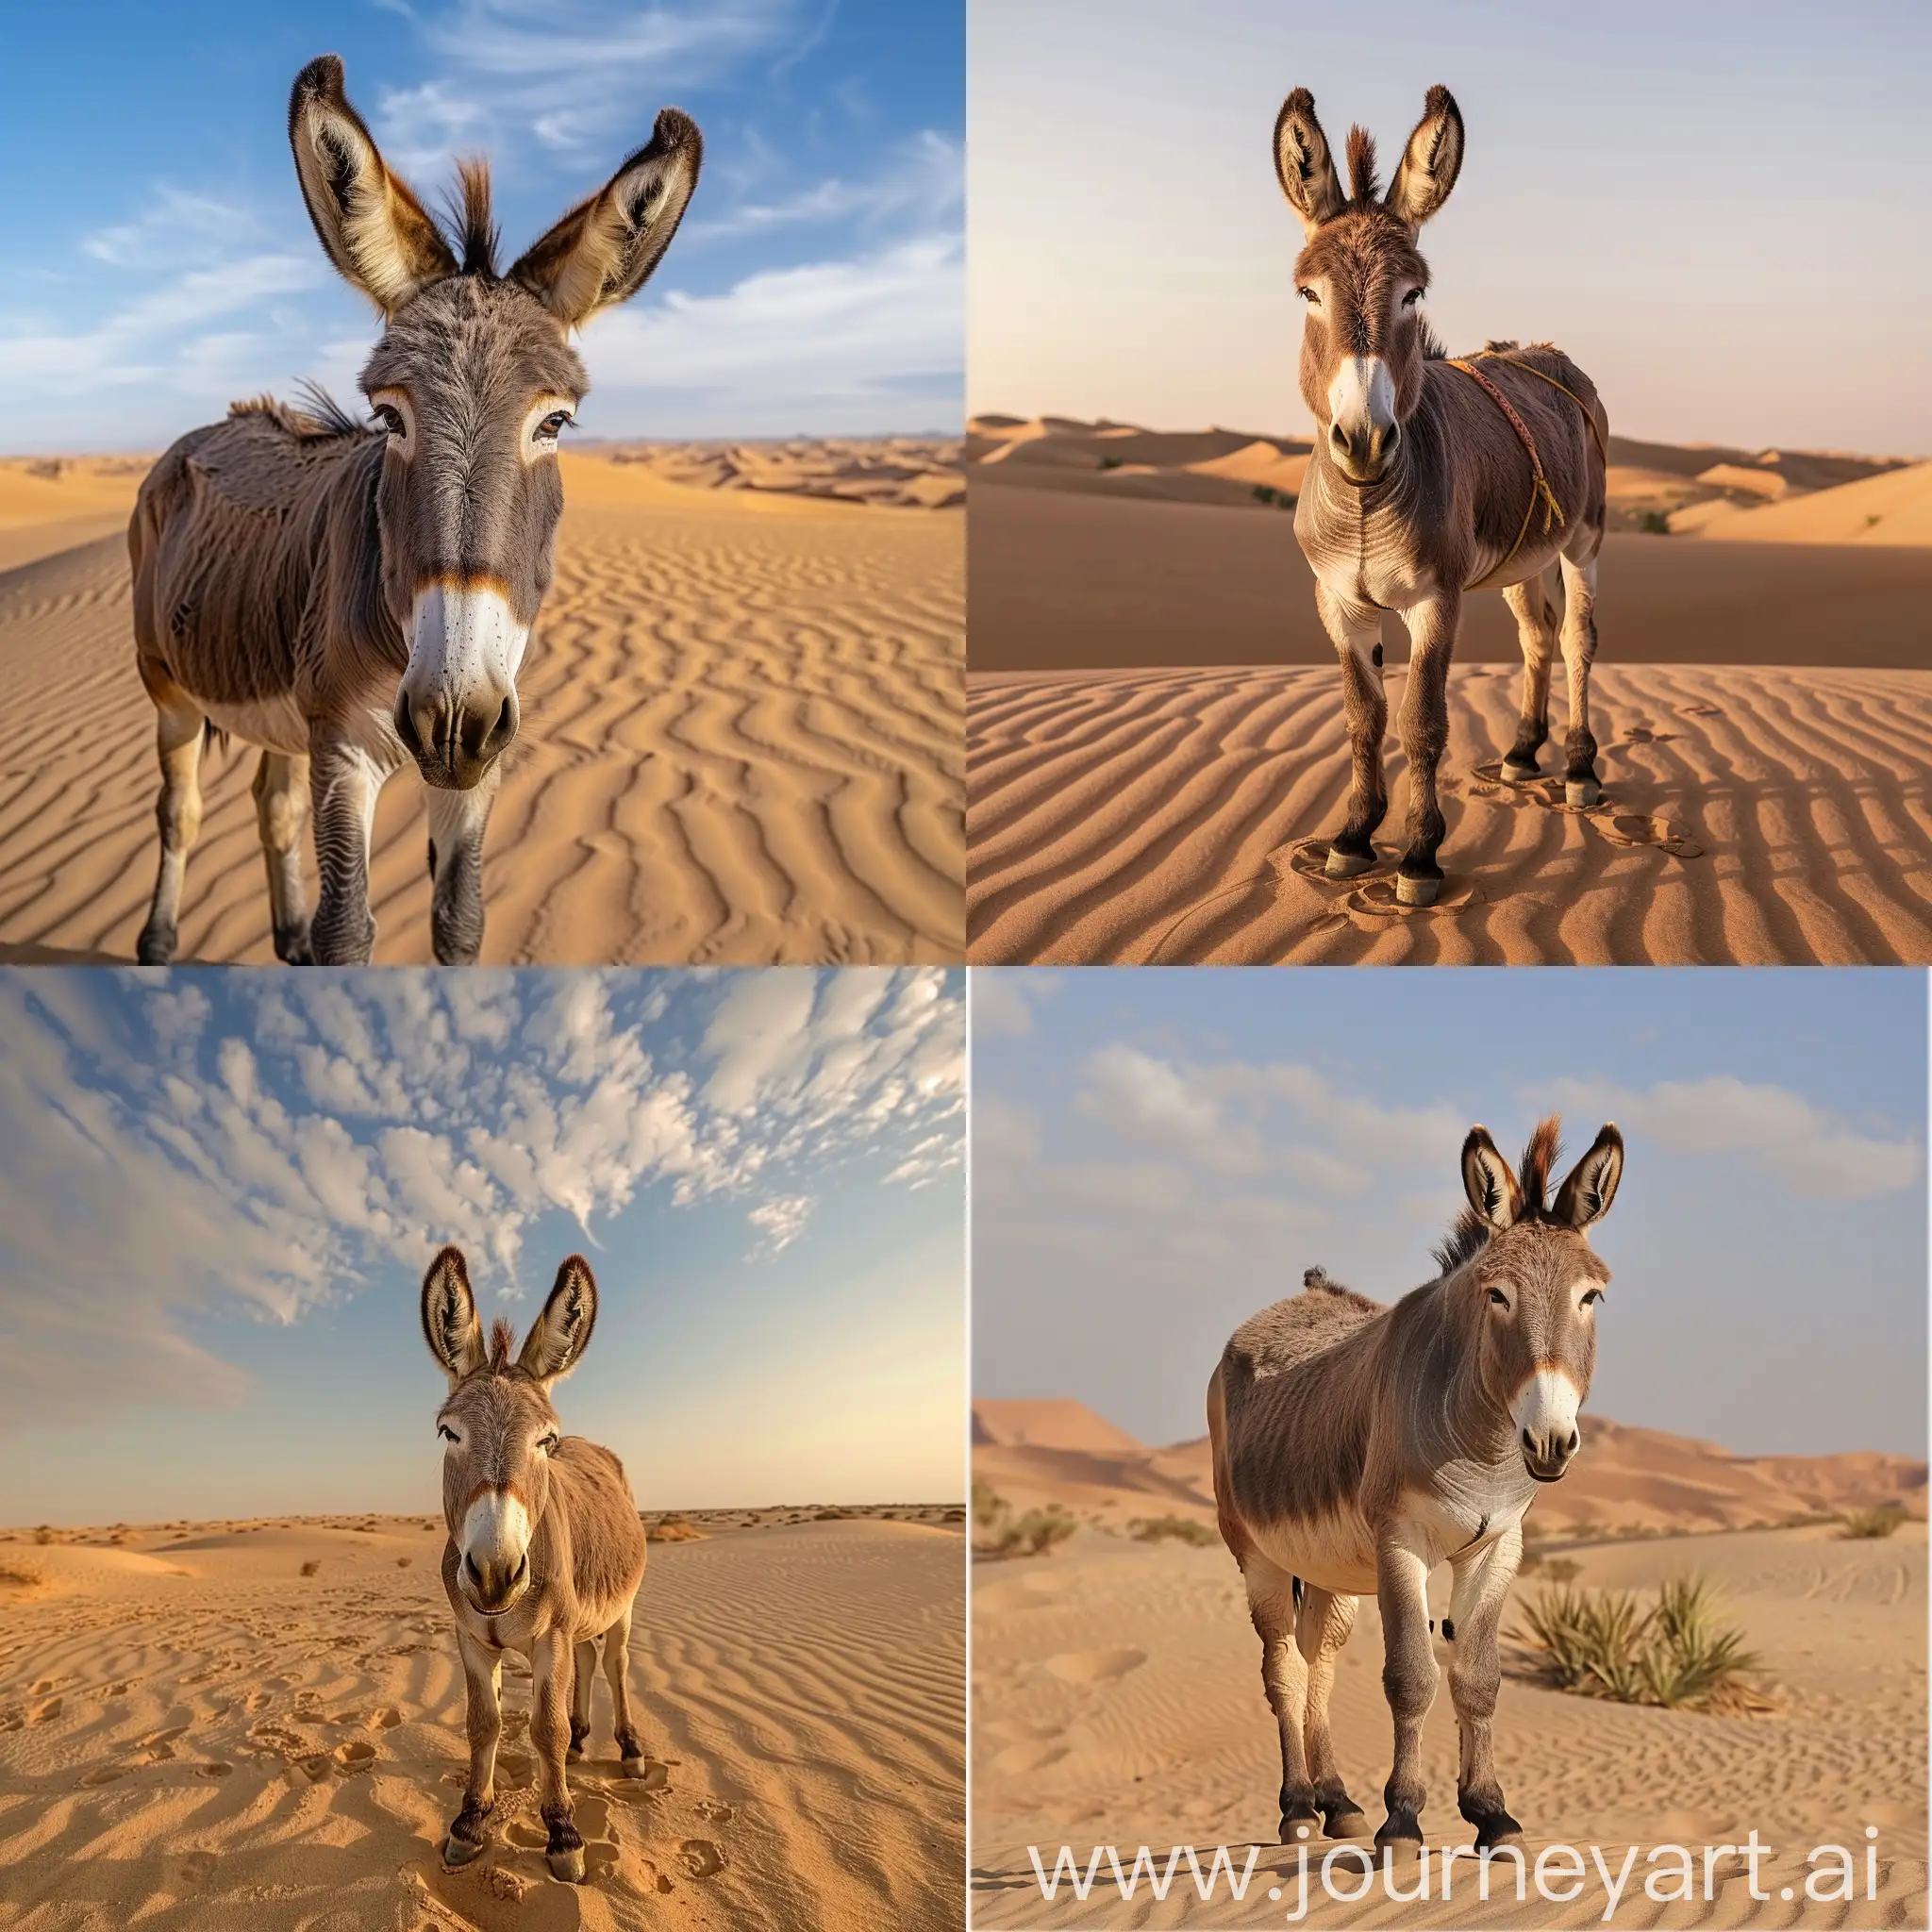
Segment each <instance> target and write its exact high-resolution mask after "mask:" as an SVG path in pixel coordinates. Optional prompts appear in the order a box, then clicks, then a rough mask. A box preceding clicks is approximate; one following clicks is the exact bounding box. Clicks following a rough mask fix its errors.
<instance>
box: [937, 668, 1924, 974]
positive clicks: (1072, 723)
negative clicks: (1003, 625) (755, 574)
mask: <svg viewBox="0 0 1932 1932" xmlns="http://www.w3.org/2000/svg"><path fill="white" fill-rule="evenodd" d="M1405 675H1406V674H1405V673H1397V672H1393V671H1391V674H1390V677H1389V687H1390V704H1391V715H1394V714H1395V712H1396V710H1397V709H1398V708H1399V705H1400V700H1401V691H1402V684H1403V681H1404V677H1405ZM1518 681H1519V680H1518V678H1517V677H1516V676H1514V675H1510V674H1509V673H1508V672H1507V670H1504V669H1501V668H1497V669H1490V668H1488V667H1485V666H1480V665H1468V666H1458V667H1457V669H1456V670H1455V672H1454V673H1453V674H1452V676H1451V681H1450V739H1449V751H1448V757H1447V759H1446V761H1445V765H1444V768H1443V787H1442V796H1443V802H1444V803H1443V808H1444V812H1445V814H1446V816H1447V819H1448V824H1449V832H1448V838H1447V840H1446V841H1445V843H1444V845H1443V848H1442V852H1441V860H1442V864H1443V867H1444V870H1445V872H1446V873H1447V874H1449V877H1448V882H1447V884H1446V886H1445V889H1444V891H1443V893H1442V896H1441V900H1440V901H1439V903H1438V904H1437V905H1436V906H1435V907H1434V908H1429V909H1428V910H1427V911H1425V912H1422V913H1415V912H1410V911H1408V910H1406V909H1404V908H1398V907H1396V906H1395V905H1394V903H1393V888H1392V884H1391V880H1390V878H1389V876H1388V874H1389V873H1390V872H1391V871H1392V868H1393V863H1394V860H1395V859H1396V858H1399V856H1400V851H1399V846H1398V844H1397V842H1396V841H1397V840H1398V839H1399V836H1400V824H1401V821H1400V817H1399V814H1400V811H1401V809H1402V802H1403V800H1404V798H1405V796H1406V792H1405V788H1404V784H1403V778H1402V775H1401V774H1402V773H1403V765H1402V760H1401V758H1400V756H1399V754H1396V753H1395V752H1394V749H1393V746H1392V744H1391V762H1390V765H1389V772H1390V780H1391V792H1392V796H1393V797H1394V799H1395V801H1396V810H1395V814H1393V815H1391V822H1390V823H1389V824H1386V825H1385V826H1384V828H1383V832H1382V835H1381V838H1380V841H1378V851H1380V852H1381V853H1382V855H1383V863H1382V864H1381V865H1379V866H1378V868H1377V870H1376V871H1375V872H1374V873H1373V874H1369V875H1368V876H1367V878H1366V880H1365V881H1363V882H1357V883H1353V884H1351V883H1347V882H1342V883H1332V882H1330V881H1328V880H1326V879H1324V878H1323V877H1322V876H1321V875H1320V862H1321V857H1322V852H1323V848H1322V847H1321V846H1320V844H1319V841H1321V840H1322V839H1323V838H1324V837H1325V836H1326V835H1328V834H1329V833H1331V832H1332V831H1333V829H1334V828H1335V827H1336V826H1337V825H1339V824H1340V823H1341V815H1342V808H1343V803H1344V800H1345V796H1346V791H1347V782H1348V758H1347V738H1346V733H1345V731H1344V728H1343V724H1342V719H1341V687H1340V682H1339V680H1338V678H1337V677H1336V675H1335V674H1334V673H1333V672H1332V671H1315V670H1302V669H1285V670H1242V669H1226V670H1220V671H1140V672H1125V671H1124V672H1114V673H1089V674H1074V673H1069V674H1064V675H1038V676H1014V675H1008V676H994V675H980V676H975V677H974V679H973V700H972V705H971V717H970V728H969V744H968V766H969V771H970V774H971V778H970V798H971V802H970V806H969V839H970V843H971V853H972V857H971V862H970V872H969V878H968V888H967V902H968V931H969V957H970V958H973V959H974V961H976V962H978V963H981V964H987V965H991V964H996V963H998V964H1017V963H1021V962H1026V961H1038V962H1043V963H1065V964H1073V963H1095V964H1097V963H1126V962H1136V963H1149V962H1153V961H1162V962H1166V963H1182V962H1186V961H1213V962H1216V963H1228V964H1259V963H1263V962H1267V961H1285V960H1294V961H1298V962H1307V963H1324V964H1343V963H1350V962H1357V961H1375V962H1387V961H1397V960H1403V961H1411V962H1417V963H1424V962H1441V963H1445V964H1446V963H1474V962H1489V963H1501V962H1525V961H1542V962H1574V963H1588V964H1610V963H1615V964H1633V965H1634V964H1639V963H1651V964H1709V963H1718V962H1737V963H1744V964H1758V963H1763V964H1770V963H1821V964H1822V963H1830V964H1852V963H1867V964H1871V963H1879V962H1887V963H1891V962H1906V963H1923V962H1924V961H1926V960H1928V959H1932V798H1928V796H1927V790H1926V788H1927V783H1928V768H1927V759H1926V750H1927V746H1928V744H1932V674H1928V673H1924V672H1919V673H1907V672H1871V671H1787V670H1748V669H1742V668H1737V669H1733V668H1728V667H1724V668H1680V667H1664V666H1653V665H1628V664H1618V663H1615V662H1604V661H1600V662H1599V665H1598V669H1597V672H1596V675H1595V678H1594V680H1593V683H1592V687H1591V690H1592V707H1593V711H1594V722H1595V726H1596V732H1597V737H1598V740H1599V742H1600V744H1601V746H1602V756H1601V758H1600V760H1599V767H1598V768H1599V771H1600V772H1601V773H1602V775H1603V779H1604V784H1605V801H1604V803H1603V804H1602V805H1600V806H1599V807H1598V808H1595V809H1593V810H1592V811H1591V812H1589V813H1578V812H1571V811H1568V810H1566V809H1564V808H1562V806H1561V804H1560V799H1561V790H1560V787H1559V786H1554V787H1553V785H1552V784H1549V783H1546V784H1545V785H1544V786H1542V787H1537V788H1528V789H1524V790H1521V791H1519V790H1516V789H1514V788H1511V787H1508V786H1506V785H1503V784H1501V783H1499V782H1495V780H1494V776H1493V766H1494V764H1495V761H1496V760H1498V759H1499V758H1501V756H1502V754H1503V752H1504V750H1505V749H1507V745H1508V743H1509V741H1510V737H1511V735H1512V733H1513V729H1514V723H1515V716H1516V705H1517V685H1518ZM1562 707H1563V680H1562V678H1561V675H1560V674H1559V675H1558V676H1557V690H1556V693H1555V698H1554V713H1555V716H1556V718H1557V721H1558V730H1559V733H1560V729H1561V724H1560V721H1561V719H1562V715H1563V710H1562ZM1485 767H1490V768H1491V772H1490V773H1489V774H1485V771H1484V768H1485ZM1545 768H1546V770H1547V769H1551V768H1552V765H1551V760H1550V759H1549V758H1548V757H1547V756H1546V758H1545Z"/></svg>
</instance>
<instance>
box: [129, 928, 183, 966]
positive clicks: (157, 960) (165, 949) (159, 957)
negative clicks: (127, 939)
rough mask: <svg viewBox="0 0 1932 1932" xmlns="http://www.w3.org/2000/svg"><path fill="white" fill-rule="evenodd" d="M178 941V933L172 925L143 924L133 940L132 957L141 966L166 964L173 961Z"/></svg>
mask: <svg viewBox="0 0 1932 1932" xmlns="http://www.w3.org/2000/svg"><path fill="white" fill-rule="evenodd" d="M179 943H180V939H179V935H178V934H177V933H176V932H175V928H174V927H173V926H172V925H148V926H143V927H142V933H141V937H140V938H139V939H138V940H136V941H135V942H134V957H135V958H136V959H137V960H138V961H139V962H140V963H141V964H142V965H143V966H167V965H170V964H172V963H173V961H174V958H175V947H176V946H177V945H178V944H179Z"/></svg>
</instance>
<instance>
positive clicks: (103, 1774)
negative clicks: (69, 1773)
mask: <svg viewBox="0 0 1932 1932" xmlns="http://www.w3.org/2000/svg"><path fill="white" fill-rule="evenodd" d="M131 1768H132V1767H131V1766H128V1765H125V1764H97V1765H95V1766H94V1768H93V1769H92V1771H91V1772H88V1773H87V1774H85V1775H84V1776H83V1777H82V1778H81V1783H82V1784H84V1785H86V1786H87V1787H88V1789H89V1790H96V1789H98V1788H99V1787H100V1786H102V1785H110V1784H112V1783H113V1782H114V1780H115V1779H116V1778H117V1777H125V1776H126V1775H127V1774H128V1772H129V1770H130V1769H131Z"/></svg>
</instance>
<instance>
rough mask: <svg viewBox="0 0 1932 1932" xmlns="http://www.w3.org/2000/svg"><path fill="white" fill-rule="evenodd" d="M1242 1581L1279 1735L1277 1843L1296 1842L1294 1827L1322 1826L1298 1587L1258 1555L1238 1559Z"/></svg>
mask: <svg viewBox="0 0 1932 1932" xmlns="http://www.w3.org/2000/svg"><path fill="white" fill-rule="evenodd" d="M1241 1581H1242V1582H1243V1583H1245V1584H1246V1585H1247V1587H1248V1615H1249V1616H1250V1617H1251V1618H1253V1619H1254V1624H1255V1634H1256V1635H1257V1637H1258V1638H1260V1640H1261V1683H1262V1687H1263V1688H1264V1689H1265V1690H1266V1691H1267V1692H1268V1707H1269V1708H1270V1709H1271V1710H1272V1711H1274V1722H1275V1724H1276V1726H1277V1728H1278V1729H1279V1730H1280V1733H1281V1793H1280V1797H1281V1842H1282V1843H1283V1844H1285V1845H1287V1844H1293V1843H1294V1842H1295V1831H1296V1827H1297V1826H1302V1827H1307V1828H1308V1829H1307V1836H1308V1837H1310V1838H1312V1837H1313V1836H1314V1832H1313V1829H1312V1827H1313V1826H1315V1825H1316V1824H1319V1823H1320V1822H1321V1817H1322V1813H1321V1810H1320V1808H1319V1807H1317V1805H1316V1803H1315V1787H1314V1785H1313V1783H1312V1782H1311V1781H1310V1780H1309V1777H1308V1764H1307V1749H1306V1746H1305V1744H1304V1741H1303V1739H1304V1732H1305V1727H1306V1725H1307V1698H1308V1667H1307V1661H1306V1660H1305V1659H1304V1658H1303V1657H1302V1654H1301V1652H1300V1650H1299V1649H1297V1648H1296V1646H1295V1637H1294V1624H1295V1608H1296V1606H1297V1604H1298V1603H1299V1602H1300V1600H1301V1593H1302V1586H1301V1584H1300V1583H1299V1582H1298V1581H1297V1580H1296V1579H1295V1578H1294V1577H1292V1576H1291V1575H1290V1574H1288V1572H1287V1571H1286V1570H1280V1569H1277V1568H1276V1567H1275V1566H1274V1564H1273V1563H1271V1562H1269V1560H1268V1559H1267V1558H1266V1557H1263V1556H1262V1555H1261V1554H1260V1553H1259V1552H1258V1551H1256V1550H1250V1551H1249V1552H1248V1553H1247V1555H1246V1556H1244V1557H1242V1558H1241Z"/></svg>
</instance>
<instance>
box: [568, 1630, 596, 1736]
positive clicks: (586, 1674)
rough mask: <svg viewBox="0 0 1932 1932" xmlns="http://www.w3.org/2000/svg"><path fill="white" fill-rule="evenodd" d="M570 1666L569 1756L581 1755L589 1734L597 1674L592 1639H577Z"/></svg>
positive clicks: (594, 1646)
mask: <svg viewBox="0 0 1932 1932" xmlns="http://www.w3.org/2000/svg"><path fill="white" fill-rule="evenodd" d="M571 1666H572V1668H571V1687H570V1752H569V1756H571V1757H582V1756H583V1755H584V1740H585V1739H586V1738H588V1737H589V1736H590V1735H591V1684H592V1683H593V1682H594V1681H595V1680H596V1675H597V1645H596V1643H595V1641H593V1640H592V1639H591V1638H589V1637H581V1638H579V1639H578V1640H577V1647H576V1650H575V1653H574V1654H573V1656H572V1658H571Z"/></svg>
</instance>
